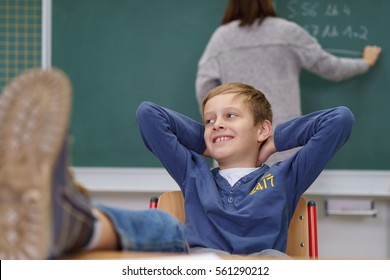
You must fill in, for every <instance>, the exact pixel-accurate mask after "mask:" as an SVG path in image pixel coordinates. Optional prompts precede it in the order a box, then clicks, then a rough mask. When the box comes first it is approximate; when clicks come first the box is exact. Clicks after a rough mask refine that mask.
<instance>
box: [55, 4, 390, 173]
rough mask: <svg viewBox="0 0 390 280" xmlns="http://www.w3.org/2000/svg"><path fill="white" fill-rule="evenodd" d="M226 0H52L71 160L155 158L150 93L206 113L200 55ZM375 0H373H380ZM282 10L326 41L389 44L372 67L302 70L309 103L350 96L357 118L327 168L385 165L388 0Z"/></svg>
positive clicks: (115, 162)
mask: <svg viewBox="0 0 390 280" xmlns="http://www.w3.org/2000/svg"><path fill="white" fill-rule="evenodd" d="M226 2H227V1H226V0H213V1H210V0H196V1H195V0H163V1H161V0H149V1H144V0H114V1H113V0H82V1H80V0H53V27H52V30H53V36H52V40H53V45H52V53H53V59H52V61H53V66H56V67H59V68H61V69H63V70H64V71H65V72H66V73H67V74H68V75H69V77H70V78H71V80H72V83H73V91H74V106H73V115H72V128H71V129H72V135H73V139H74V142H73V164H74V165H75V166H96V167H98V166H109V167H159V166H161V165H160V164H159V162H158V161H157V160H155V159H154V157H153V156H152V155H151V153H150V152H149V151H147V150H146V148H145V147H144V145H143V144H142V141H141V139H140V136H139V133H138V129H137V126H136V122H135V110H136V108H137V106H138V104H139V103H140V102H142V101H143V100H149V101H153V102H156V103H158V104H161V105H163V106H167V107H169V108H172V109H174V110H177V111H179V112H182V113H185V114H187V115H189V116H190V117H193V118H195V119H198V120H200V118H199V110H198V107H197V103H196V99H195V92H194V82H195V75H196V69H197V62H198V59H199V58H200V56H201V54H202V52H203V50H204V47H205V45H206V44H207V41H208V39H209V38H210V36H211V34H212V32H213V31H214V30H215V28H217V26H218V25H219V24H220V20H221V17H222V15H223V12H224V8H225V5H226ZM374 2H375V3H374ZM387 3H389V4H387ZM275 5H276V8H277V11H278V14H279V16H281V17H283V18H286V19H289V20H293V21H296V22H297V23H299V24H301V25H302V26H304V27H305V28H307V30H308V31H309V32H310V33H312V34H313V35H314V36H315V37H317V39H318V40H319V41H320V43H321V44H322V45H323V46H324V48H326V49H328V50H329V51H331V52H333V53H335V54H336V55H343V56H349V57H360V56H361V50H362V48H363V46H364V45H366V44H377V45H380V46H382V47H383V49H384V50H383V54H382V56H381V58H380V61H379V63H378V64H377V65H376V66H375V68H374V69H372V70H371V71H370V72H369V73H368V74H366V75H363V76H360V77H357V78H354V79H351V80H348V81H343V82H337V83H336V82H328V81H325V80H323V79H321V78H318V77H316V76H314V75H311V74H309V73H306V72H304V73H302V78H301V79H302V100H303V110H304V112H310V111H313V110H317V109H322V108H326V107H333V106H338V105H346V106H348V107H350V108H351V109H352V111H353V112H354V113H355V116H356V119H357V122H356V126H355V128H354V131H353V134H352V136H351V139H350V141H349V142H348V143H347V145H346V146H344V147H343V149H342V150H341V151H340V153H339V154H338V155H337V156H336V157H335V158H334V159H333V160H332V161H331V162H330V164H329V166H328V168H330V169H389V168H390V160H388V155H389V154H390V152H389V148H388V147H387V143H390V129H388V126H389V125H387V120H390V110H389V109H388V107H389V106H390V100H389V99H390V95H389V93H387V92H388V88H389V85H388V83H389V80H390V79H389V78H388V76H389V71H390V70H389V69H388V67H389V66H390V61H389V59H388V58H387V56H386V49H387V46H388V44H389V42H390V39H388V38H387V33H386V31H385V30H384V26H386V25H387V24H386V21H389V20H386V19H387V18H388V17H387V15H386V11H388V9H387V8H388V7H389V6H390V2H386V1H384V0H375V1H373V3H371V2H370V3H368V1H363V0H345V1H333V2H332V3H330V4H327V3H326V2H325V1H319V0H318V1H308V0H306V1H299V0H289V1H287V0H278V1H275Z"/></svg>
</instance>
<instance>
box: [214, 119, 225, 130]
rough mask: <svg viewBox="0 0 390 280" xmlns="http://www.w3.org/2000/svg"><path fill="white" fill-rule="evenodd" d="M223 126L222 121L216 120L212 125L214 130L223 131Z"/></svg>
mask: <svg viewBox="0 0 390 280" xmlns="http://www.w3.org/2000/svg"><path fill="white" fill-rule="evenodd" d="M224 128H225V125H224V123H223V121H222V120H216V121H215V123H214V129H224Z"/></svg>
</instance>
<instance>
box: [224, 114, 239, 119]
mask: <svg viewBox="0 0 390 280" xmlns="http://www.w3.org/2000/svg"><path fill="white" fill-rule="evenodd" d="M226 117H227V118H228V119H230V118H235V117H237V115H236V114H233V113H229V114H227V115H226Z"/></svg>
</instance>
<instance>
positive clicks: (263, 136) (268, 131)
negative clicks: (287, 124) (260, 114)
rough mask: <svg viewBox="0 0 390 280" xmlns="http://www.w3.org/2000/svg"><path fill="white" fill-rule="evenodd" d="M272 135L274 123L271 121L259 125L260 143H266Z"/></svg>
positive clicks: (258, 136)
mask: <svg viewBox="0 0 390 280" xmlns="http://www.w3.org/2000/svg"><path fill="white" fill-rule="evenodd" d="M271 135H272V123H271V122H270V121H269V120H265V121H263V122H262V123H261V124H259V130H258V135H257V141H258V142H260V143H261V142H264V141H265V140H267V138H268V137H270V136H271Z"/></svg>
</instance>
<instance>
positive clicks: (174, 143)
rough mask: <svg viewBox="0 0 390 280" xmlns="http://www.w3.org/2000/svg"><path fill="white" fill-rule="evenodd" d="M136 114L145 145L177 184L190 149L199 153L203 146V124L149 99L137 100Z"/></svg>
mask: <svg viewBox="0 0 390 280" xmlns="http://www.w3.org/2000/svg"><path fill="white" fill-rule="evenodd" d="M136 117H137V122H138V126H139V130H140V133H141V137H142V139H143V141H144V144H145V146H146V147H147V148H148V149H149V150H150V151H151V152H153V154H154V155H155V156H156V157H157V158H158V159H159V160H160V161H161V163H162V164H163V165H164V167H165V168H166V169H167V171H168V173H169V174H170V175H171V176H172V177H173V179H174V180H175V181H176V182H177V183H178V184H179V185H180V184H181V182H183V180H184V179H185V178H186V172H187V170H188V168H187V167H188V164H192V162H191V161H192V153H193V152H195V153H197V154H202V153H203V152H204V151H205V149H206V145H205V143H204V139H203V134H204V126H203V125H202V124H200V123H199V122H196V121H194V120H192V119H190V118H188V117H186V116H184V115H182V114H180V113H177V112H174V111H172V110H169V109H166V108H164V107H161V106H158V105H156V104H153V103H151V102H143V103H141V105H140V106H139V107H138V109H137V113H136Z"/></svg>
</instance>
